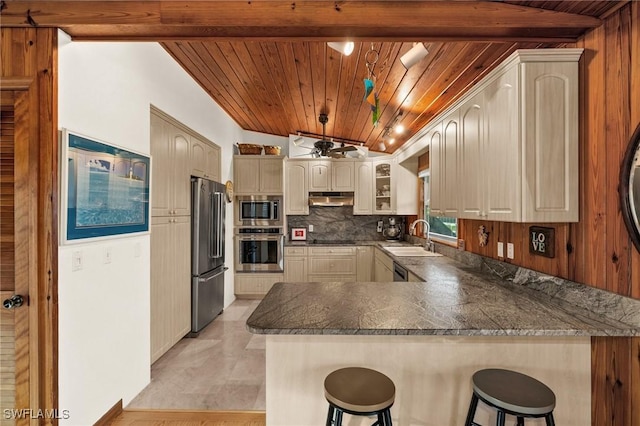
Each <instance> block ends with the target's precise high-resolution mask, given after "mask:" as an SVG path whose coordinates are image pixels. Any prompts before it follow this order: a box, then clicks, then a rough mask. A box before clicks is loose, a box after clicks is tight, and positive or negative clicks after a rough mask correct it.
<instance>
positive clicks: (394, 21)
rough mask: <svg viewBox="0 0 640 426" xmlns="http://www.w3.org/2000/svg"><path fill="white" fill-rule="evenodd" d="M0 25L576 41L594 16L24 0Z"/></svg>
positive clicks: (236, 0)
mask: <svg viewBox="0 0 640 426" xmlns="http://www.w3.org/2000/svg"><path fill="white" fill-rule="evenodd" d="M3 5H4V8H3V9H2V11H1V12H0V13H1V19H0V25H1V26H6V27H15V26H17V27H26V26H42V27H59V28H62V29H64V30H65V31H67V32H68V33H69V34H70V35H71V36H72V37H74V39H85V40H171V39H173V40H178V39H198V38H200V39H202V38H211V37H217V38H221V39H237V40H247V39H261V40H288V39H291V40H293V39H297V40H301V39H304V40H321V41H327V40H335V39H343V38H344V37H350V38H353V39H354V40H364V39H366V40H378V41H382V40H395V41H402V40H404V41H411V40H423V41H453V40H457V41H461V40H473V41H527V40H535V41H546V42H566V41H573V40H575V39H576V37H578V36H579V35H581V34H582V33H583V32H584V31H585V30H587V29H589V28H594V27H597V26H599V25H600V24H601V21H600V19H598V18H594V17H591V16H585V15H579V14H573V13H566V12H558V11H553V10H544V9H538V8H534V7H526V6H519V5H512V4H505V3H499V2H485V1H456V2H445V1H387V2H380V1H337V2H333V1H331V2H329V1H295V2H294V1H291V0H286V1H282V0H272V1H266V0H254V1H246V0H231V1H181V0H164V1H133V0H131V1H127V0H123V1H94V0H88V1H18V0H5V1H4V2H3Z"/></svg>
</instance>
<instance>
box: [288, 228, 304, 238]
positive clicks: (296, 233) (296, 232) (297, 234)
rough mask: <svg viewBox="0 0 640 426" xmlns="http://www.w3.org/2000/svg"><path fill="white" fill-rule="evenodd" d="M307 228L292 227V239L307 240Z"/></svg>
mask: <svg viewBox="0 0 640 426" xmlns="http://www.w3.org/2000/svg"><path fill="white" fill-rule="evenodd" d="M306 240H307V228H291V241H306Z"/></svg>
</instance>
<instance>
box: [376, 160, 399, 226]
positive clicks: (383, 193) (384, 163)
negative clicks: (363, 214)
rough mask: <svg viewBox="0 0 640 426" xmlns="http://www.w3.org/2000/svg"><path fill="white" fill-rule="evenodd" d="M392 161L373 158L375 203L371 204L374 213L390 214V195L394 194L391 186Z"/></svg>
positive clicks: (391, 209)
mask: <svg viewBox="0 0 640 426" xmlns="http://www.w3.org/2000/svg"><path fill="white" fill-rule="evenodd" d="M392 164H393V161H392V160H391V159H388V160H386V159H385V160H374V161H373V179H374V182H375V187H374V190H375V194H376V195H375V200H376V201H375V203H374V204H373V213H374V214H392V213H393V207H392V205H393V203H392V196H393V195H395V194H394V193H393V192H395V191H392V188H391V166H392Z"/></svg>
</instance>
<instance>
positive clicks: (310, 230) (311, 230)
mask: <svg viewBox="0 0 640 426" xmlns="http://www.w3.org/2000/svg"><path fill="white" fill-rule="evenodd" d="M309 232H313V225H311V224H309Z"/></svg>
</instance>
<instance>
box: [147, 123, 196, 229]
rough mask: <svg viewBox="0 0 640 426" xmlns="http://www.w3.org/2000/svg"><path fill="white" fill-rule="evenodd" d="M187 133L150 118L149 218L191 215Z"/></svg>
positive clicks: (170, 124)
mask: <svg viewBox="0 0 640 426" xmlns="http://www.w3.org/2000/svg"><path fill="white" fill-rule="evenodd" d="M189 139H190V136H189V134H188V133H186V132H184V131H183V130H182V129H180V128H178V127H177V126H174V125H173V124H172V123H169V122H168V121H166V120H164V119H163V118H162V117H160V116H158V115H156V114H151V156H152V158H153V169H152V179H153V184H152V185H151V200H152V205H151V215H152V216H184V215H189V214H190V212H191V182H190V180H189V177H190V170H191V163H190V159H189Z"/></svg>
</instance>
